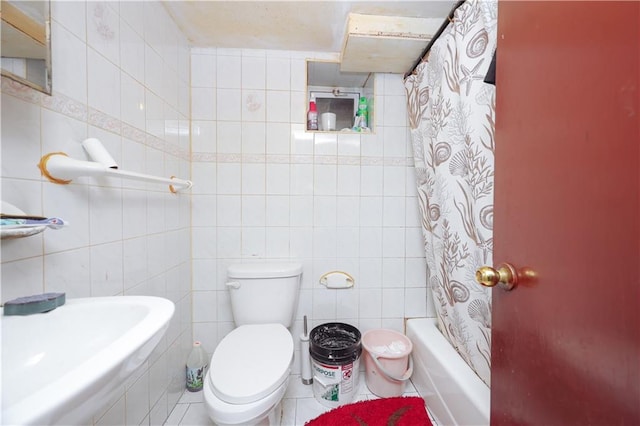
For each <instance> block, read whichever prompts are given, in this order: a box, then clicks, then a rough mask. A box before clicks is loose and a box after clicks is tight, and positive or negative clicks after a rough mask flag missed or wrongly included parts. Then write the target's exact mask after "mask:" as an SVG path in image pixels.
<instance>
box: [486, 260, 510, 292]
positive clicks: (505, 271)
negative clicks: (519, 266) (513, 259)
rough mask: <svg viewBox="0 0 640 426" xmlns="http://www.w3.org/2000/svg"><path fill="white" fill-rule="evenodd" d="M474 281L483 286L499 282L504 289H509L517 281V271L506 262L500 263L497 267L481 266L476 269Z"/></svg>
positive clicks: (491, 285)
mask: <svg viewBox="0 0 640 426" xmlns="http://www.w3.org/2000/svg"><path fill="white" fill-rule="evenodd" d="M476 281H478V282H479V283H480V284H481V285H483V286H485V287H494V286H495V285H496V284H500V287H502V288H503V289H504V290H511V289H513V288H514V287H515V286H516V284H517V283H518V272H517V271H516V268H514V267H513V266H512V265H510V264H508V263H503V264H501V265H500V266H498V269H493V268H492V267H491V266H482V267H480V268H479V269H478V270H477V271H476Z"/></svg>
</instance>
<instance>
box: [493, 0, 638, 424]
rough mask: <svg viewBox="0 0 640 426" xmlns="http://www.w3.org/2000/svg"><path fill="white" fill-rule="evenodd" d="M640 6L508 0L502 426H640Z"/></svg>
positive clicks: (501, 55)
mask: <svg viewBox="0 0 640 426" xmlns="http://www.w3.org/2000/svg"><path fill="white" fill-rule="evenodd" d="M639 62H640V2H638V1H628V2H625V1H622V2H610V1H604V2H589V1H585V2H555V1H551V2H516V1H500V3H499V9H498V62H497V85H496V88H497V100H496V107H497V111H496V120H497V121H496V175H495V214H494V218H495V228H494V244H495V250H494V257H493V259H494V262H496V263H497V264H498V263H501V262H509V263H512V264H513V265H514V266H516V267H517V268H523V267H529V268H531V269H532V270H533V271H535V273H536V274H537V278H536V279H535V280H530V281H529V282H524V283H521V284H519V285H518V286H517V287H516V288H515V289H514V290H513V291H511V292H506V291H503V290H501V289H500V288H498V287H495V288H494V290H493V332H492V339H493V343H492V344H493V348H492V379H491V382H492V386H491V423H492V424H493V425H503V424H523V425H554V424H555V425H615V424H625V425H640V314H639V311H640V266H639V265H640V225H639V224H640V202H639V198H640V125H639V123H640V105H639V104H640V102H639V98H640V67H639Z"/></svg>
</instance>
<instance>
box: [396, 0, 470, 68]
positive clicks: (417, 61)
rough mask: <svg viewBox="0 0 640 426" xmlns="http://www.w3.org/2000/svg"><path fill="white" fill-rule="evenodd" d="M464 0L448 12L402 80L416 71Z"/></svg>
mask: <svg viewBox="0 0 640 426" xmlns="http://www.w3.org/2000/svg"><path fill="white" fill-rule="evenodd" d="M465 1H466V0H460V1H458V2H457V3H456V4H455V6H453V8H452V9H451V11H450V12H449V15H447V17H446V18H445V20H444V22H443V23H442V25H440V28H438V31H436V33H435V34H434V36H433V37H432V38H431V40H429V44H427V47H425V48H424V50H423V51H422V53H421V54H420V56H419V57H418V59H417V60H416V62H415V63H414V64H413V66H412V67H411V69H410V70H409V71H407V72H406V73H405V75H404V78H407V77H409V76H410V75H411V74H413V72H414V71H415V70H416V68H417V67H418V65H420V62H422V59H424V57H425V56H426V54H427V53H429V50H431V46H433V43H435V41H436V40H437V39H438V37H440V36H441V35H442V33H443V32H444V30H445V29H446V28H447V26H448V25H449V23H450V22H452V21H453V15H454V13H455V11H456V10H457V9H458V8H459V7H460V6H462V5H463V4H464V3H465Z"/></svg>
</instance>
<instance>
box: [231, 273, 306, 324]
mask: <svg viewBox="0 0 640 426" xmlns="http://www.w3.org/2000/svg"><path fill="white" fill-rule="evenodd" d="M301 275H302V265H301V264H299V263H238V264H233V265H229V267H228V268H227V276H228V281H227V288H228V289H229V296H230V299H231V312H232V313H233V319H234V321H235V323H236V326H241V325H244V324H268V323H279V324H282V325H284V326H285V327H287V328H288V327H290V326H291V324H292V322H293V316H294V314H295V310H296V307H297V306H298V293H299V290H300V276H301Z"/></svg>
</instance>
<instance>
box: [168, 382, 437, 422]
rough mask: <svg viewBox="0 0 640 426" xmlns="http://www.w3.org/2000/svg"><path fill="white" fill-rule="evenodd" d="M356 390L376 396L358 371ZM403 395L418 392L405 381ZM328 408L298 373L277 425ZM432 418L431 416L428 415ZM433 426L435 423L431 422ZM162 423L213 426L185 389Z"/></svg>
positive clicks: (198, 399)
mask: <svg viewBox="0 0 640 426" xmlns="http://www.w3.org/2000/svg"><path fill="white" fill-rule="evenodd" d="M359 381H360V384H359V392H358V395H357V396H356V398H355V400H354V402H356V401H364V400H367V399H376V398H378V397H377V396H375V395H373V394H372V393H371V392H370V391H369V389H368V388H367V386H366V385H365V378H364V373H361V375H360V379H359ZM404 396H418V392H417V391H416V389H415V388H414V387H413V384H412V383H411V382H409V383H408V384H407V386H406V389H405V393H404ZM329 410H331V408H328V407H325V406H324V405H322V404H320V403H319V402H317V401H316V399H315V398H314V396H313V390H312V387H311V386H307V385H303V384H302V381H301V380H300V376H299V375H292V376H291V378H290V379H289V387H288V388H287V392H286V394H285V396H284V399H283V400H282V421H281V426H303V425H304V424H305V423H306V422H308V421H309V420H311V419H313V418H315V417H317V416H319V415H320V414H322V413H324V412H326V411H329ZM432 420H433V419H432ZM433 424H434V426H437V425H436V423H435V422H433ZM165 426H214V425H213V423H212V422H211V420H210V419H209V416H208V415H207V411H206V409H205V406H204V402H203V395H202V392H187V391H185V392H184V394H183V395H182V397H181V398H180V400H179V401H178V404H177V405H176V407H175V408H174V409H173V411H172V412H171V414H170V415H169V418H168V419H167V421H166V423H165Z"/></svg>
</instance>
